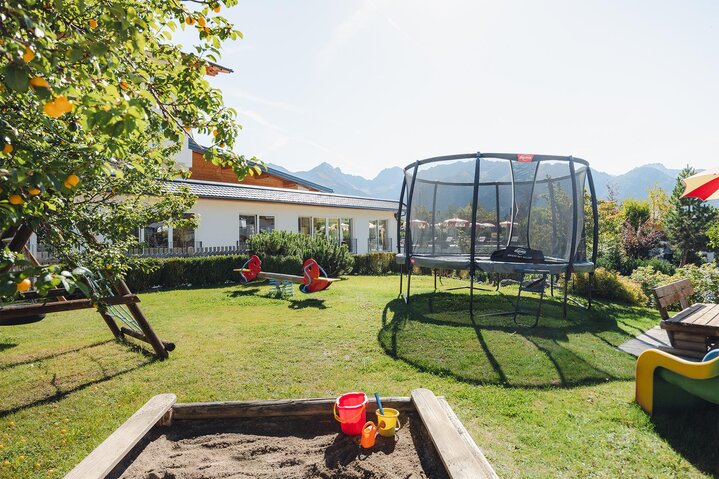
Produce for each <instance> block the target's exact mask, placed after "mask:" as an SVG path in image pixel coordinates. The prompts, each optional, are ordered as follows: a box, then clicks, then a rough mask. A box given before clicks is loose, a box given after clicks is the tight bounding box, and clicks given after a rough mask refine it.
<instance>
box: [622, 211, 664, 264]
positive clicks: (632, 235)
mask: <svg viewBox="0 0 719 479" xmlns="http://www.w3.org/2000/svg"><path fill="white" fill-rule="evenodd" d="M621 214H622V217H623V218H624V224H623V225H622V231H621V240H622V248H623V249H624V253H625V254H626V255H627V256H628V257H629V258H634V259H641V258H646V257H647V256H649V251H651V249H652V248H654V247H656V246H657V245H658V244H659V240H661V237H662V233H661V231H659V230H658V229H656V228H654V226H653V224H652V221H651V209H650V205H649V202H648V201H646V200H635V199H633V198H627V199H626V200H624V203H623V204H622V211H621Z"/></svg>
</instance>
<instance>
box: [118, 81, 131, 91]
mask: <svg viewBox="0 0 719 479" xmlns="http://www.w3.org/2000/svg"><path fill="white" fill-rule="evenodd" d="M120 88H122V89H123V90H127V89H128V88H130V85H128V83H127V82H126V81H125V80H122V81H121V82H120Z"/></svg>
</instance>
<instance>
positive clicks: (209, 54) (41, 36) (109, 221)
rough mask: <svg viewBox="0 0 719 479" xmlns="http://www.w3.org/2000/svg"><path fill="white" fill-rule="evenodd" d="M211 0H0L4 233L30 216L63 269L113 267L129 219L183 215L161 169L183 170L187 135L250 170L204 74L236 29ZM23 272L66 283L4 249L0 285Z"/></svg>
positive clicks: (11, 286)
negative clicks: (179, 34)
mask: <svg viewBox="0 0 719 479" xmlns="http://www.w3.org/2000/svg"><path fill="white" fill-rule="evenodd" d="M222 3H223V4H224V5H226V6H231V5H233V4H235V3H236V0H223V2H222ZM220 8H221V5H220V3H218V1H217V0H192V2H187V3H183V2H180V1H178V0H170V1H169V2H168V1H160V0H107V1H103V2H98V1H80V0H63V1H49V0H36V1H33V0H29V1H24V2H2V3H0V18H1V19H2V22H0V113H1V114H0V232H1V231H9V230H12V228H16V227H18V226H19V225H23V224H24V225H28V226H30V227H32V228H33V229H34V230H35V231H37V232H39V234H40V235H41V236H42V237H43V238H42V239H43V241H44V242H45V243H47V244H50V245H51V246H52V247H53V248H54V250H55V252H56V253H57V255H58V257H59V258H60V259H61V261H62V263H63V265H65V266H66V267H68V268H75V267H78V266H82V267H85V268H88V269H90V270H94V271H96V272H97V271H103V272H104V275H106V276H107V275H109V276H110V277H111V278H114V279H117V278H120V277H122V276H123V275H124V273H125V272H126V271H127V269H128V266H129V261H128V258H127V257H126V251H127V249H128V248H131V247H133V246H135V245H136V244H137V239H136V238H135V237H134V236H133V233H134V232H135V231H137V228H138V227H142V226H144V225H146V224H148V223H150V222H153V221H168V222H170V223H175V224H177V225H178V226H182V225H183V224H186V223H187V222H188V221H192V220H187V219H185V220H183V214H184V213H185V212H186V211H187V210H188V209H189V208H190V207H191V205H192V203H193V201H194V198H192V197H191V196H190V195H189V193H188V192H187V191H186V190H182V189H179V190H178V189H176V188H173V187H171V186H170V185H169V183H168V181H167V180H171V179H173V178H177V177H186V176H187V175H188V173H187V172H183V171H180V170H178V167H177V166H176V165H175V162H174V157H175V154H176V153H177V151H178V150H179V148H180V144H179V141H180V140H181V138H182V137H183V135H185V134H192V132H193V131H194V132H200V133H204V134H208V135H212V137H213V139H214V141H213V143H212V145H211V146H210V148H209V150H208V152H207V153H206V154H205V157H206V158H207V159H208V160H209V161H211V162H213V163H214V164H216V165H221V166H226V167H231V168H233V169H234V171H235V172H236V173H237V174H238V176H239V177H242V176H244V175H245V174H248V173H250V174H251V173H252V172H253V170H252V168H253V166H251V164H250V163H248V162H247V161H246V160H245V158H244V157H242V156H238V155H237V154H235V153H233V152H232V148H233V146H234V145H235V137H236V134H237V132H238V131H239V129H240V125H239V124H238V123H237V122H236V121H235V115H236V114H235V111H234V110H232V109H231V108H227V107H225V106H224V105H223V101H222V95H221V93H220V92H219V91H218V90H217V89H213V88H211V87H210V85H209V83H208V82H207V80H206V79H205V74H206V71H207V68H208V66H210V63H209V62H214V61H217V59H218V56H219V49H220V47H221V45H222V42H224V41H227V40H234V39H237V38H240V37H241V33H240V32H239V31H237V30H236V29H235V28H234V27H233V25H231V24H230V23H229V22H228V21H227V20H226V19H224V18H223V17H222V16H220V15H217V13H219V12H220ZM178 28H182V29H190V30H191V31H194V32H195V33H196V34H197V35H198V45H197V46H196V47H195V50H194V51H193V52H192V53H187V52H183V51H181V49H180V47H179V46H178V45H175V44H173V43H172V42H171V40H172V36H173V32H175V31H176V30H177V29H178ZM97 237H102V239H103V240H102V242H101V243H100V242H98V241H97V240H96V238H97ZM29 277H34V278H36V279H35V286H36V287H37V288H38V290H39V291H40V292H44V291H47V289H49V288H50V287H52V286H57V285H59V284H60V283H64V285H65V286H66V287H73V286H74V283H73V275H72V274H70V273H68V272H67V271H64V272H63V271H62V269H61V268H59V267H58V266H48V267H33V266H32V265H30V264H28V263H26V262H24V261H23V260H22V259H21V258H19V257H17V256H16V255H13V254H12V253H10V252H9V251H8V250H7V249H5V251H4V252H3V253H2V257H0V296H5V297H8V296H10V295H13V294H15V292H16V291H17V290H21V289H23V288H25V285H27V282H24V280H25V279H26V278H29ZM21 285H22V286H21Z"/></svg>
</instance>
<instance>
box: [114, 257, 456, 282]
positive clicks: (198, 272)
mask: <svg viewBox="0 0 719 479" xmlns="http://www.w3.org/2000/svg"><path fill="white" fill-rule="evenodd" d="M260 259H261V260H262V270H263V271H272V272H275V273H283V274H295V275H301V274H302V265H303V263H304V262H303V260H302V257H301V256H295V255H290V256H277V255H267V256H264V257H261V258H260ZM352 260H353V265H352V274H358V275H359V274H361V275H380V274H392V273H399V271H400V267H401V265H399V264H397V262H396V261H395V253H368V254H358V255H354V256H352ZM245 261H247V256H246V255H226V256H192V257H187V258H184V257H183V258H137V259H135V260H134V261H133V267H132V268H131V269H130V271H129V273H128V275H127V278H126V281H127V284H128V286H130V289H132V290H133V291H147V290H150V289H153V288H156V287H162V288H177V287H181V286H211V285H218V284H223V283H227V282H238V281H239V280H240V276H239V274H238V273H237V272H235V271H233V270H234V269H236V268H239V267H241V266H242V264H243V263H244V262H245ZM318 261H319V260H318ZM320 265H321V266H322V267H324V265H323V264H322V263H320ZM328 273H329V271H328ZM414 273H415V274H431V273H432V271H431V270H430V269H426V268H414ZM455 274H457V275H460V276H461V272H455Z"/></svg>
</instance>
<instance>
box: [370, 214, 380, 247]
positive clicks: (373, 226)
mask: <svg viewBox="0 0 719 479" xmlns="http://www.w3.org/2000/svg"><path fill="white" fill-rule="evenodd" d="M368 249H369V250H370V251H378V249H377V220H371V221H370V222H369V245H368Z"/></svg>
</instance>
